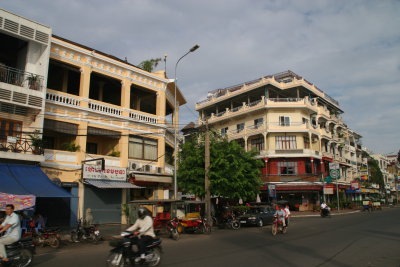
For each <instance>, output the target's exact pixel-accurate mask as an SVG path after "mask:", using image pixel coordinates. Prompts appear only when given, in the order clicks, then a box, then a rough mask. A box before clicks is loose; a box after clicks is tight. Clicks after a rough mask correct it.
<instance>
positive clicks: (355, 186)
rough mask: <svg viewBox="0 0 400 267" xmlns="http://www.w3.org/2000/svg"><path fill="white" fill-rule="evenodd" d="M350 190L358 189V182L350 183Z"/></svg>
mask: <svg viewBox="0 0 400 267" xmlns="http://www.w3.org/2000/svg"><path fill="white" fill-rule="evenodd" d="M351 189H353V190H357V189H360V183H359V182H351Z"/></svg>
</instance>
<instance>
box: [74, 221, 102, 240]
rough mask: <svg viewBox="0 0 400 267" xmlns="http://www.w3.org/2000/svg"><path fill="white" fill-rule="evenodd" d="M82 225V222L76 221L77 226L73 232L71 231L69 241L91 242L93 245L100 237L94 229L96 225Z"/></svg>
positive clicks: (98, 232)
mask: <svg viewBox="0 0 400 267" xmlns="http://www.w3.org/2000/svg"><path fill="white" fill-rule="evenodd" d="M84 224H85V221H84V220H82V219H79V220H78V225H77V226H76V228H75V229H74V230H72V231H71V241H72V242H80V241H92V242H93V243H95V244H96V243H97V242H99V241H100V240H101V238H102V237H101V234H100V230H99V229H98V228H97V227H96V225H89V226H84Z"/></svg>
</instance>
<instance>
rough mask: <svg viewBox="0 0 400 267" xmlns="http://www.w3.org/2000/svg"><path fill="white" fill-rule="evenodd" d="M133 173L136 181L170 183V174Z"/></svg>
mask: <svg viewBox="0 0 400 267" xmlns="http://www.w3.org/2000/svg"><path fill="white" fill-rule="evenodd" d="M134 174H135V180H136V181H143V182H153V183H166V184H171V183H172V176H167V175H150V174H137V173H134Z"/></svg>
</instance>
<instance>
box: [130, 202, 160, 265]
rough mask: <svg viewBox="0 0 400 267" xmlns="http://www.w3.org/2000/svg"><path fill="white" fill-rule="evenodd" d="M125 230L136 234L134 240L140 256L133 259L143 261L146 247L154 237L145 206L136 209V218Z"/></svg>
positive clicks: (151, 220)
mask: <svg viewBox="0 0 400 267" xmlns="http://www.w3.org/2000/svg"><path fill="white" fill-rule="evenodd" d="M127 231H129V232H133V233H134V234H135V236H136V238H135V241H136V244H137V246H138V249H139V254H140V258H137V259H135V261H137V262H142V263H143V262H144V261H145V252H146V247H147V246H148V245H150V244H151V242H152V241H153V238H155V237H156V235H155V234H154V228H153V219H152V218H151V217H150V215H149V214H148V211H147V209H146V208H139V209H138V219H137V220H136V222H135V224H134V225H132V226H131V227H129V228H128V229H127Z"/></svg>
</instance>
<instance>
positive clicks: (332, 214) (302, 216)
mask: <svg viewBox="0 0 400 267" xmlns="http://www.w3.org/2000/svg"><path fill="white" fill-rule="evenodd" d="M358 212H361V210H355V211H351V212H344V213H331V216H340V215H346V214H354V213H358ZM291 217H292V218H308V217H321V215H320V214H312V215H293V216H291Z"/></svg>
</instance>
